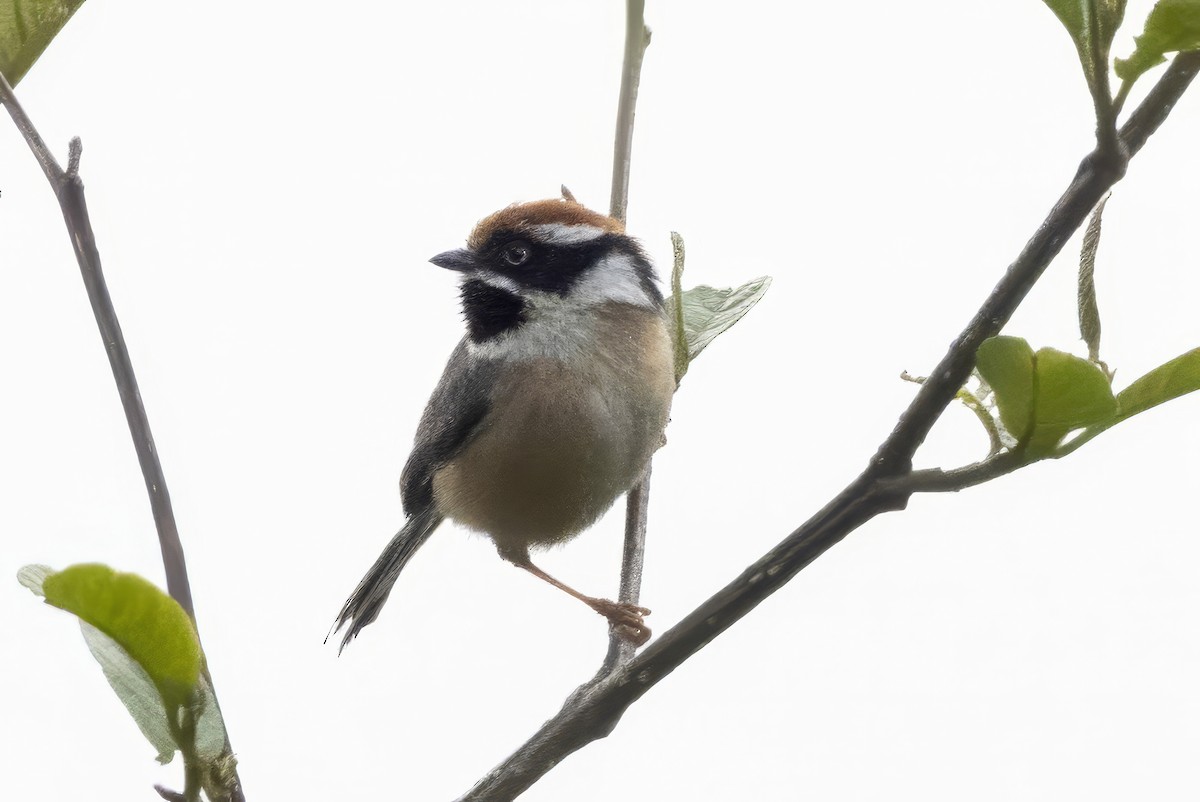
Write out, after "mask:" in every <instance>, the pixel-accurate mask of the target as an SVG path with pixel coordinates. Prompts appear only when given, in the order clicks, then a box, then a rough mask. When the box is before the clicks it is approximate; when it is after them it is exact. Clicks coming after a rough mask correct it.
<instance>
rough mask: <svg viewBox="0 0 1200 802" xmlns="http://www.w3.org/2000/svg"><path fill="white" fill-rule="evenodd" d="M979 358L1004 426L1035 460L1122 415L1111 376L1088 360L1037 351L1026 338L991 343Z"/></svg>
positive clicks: (986, 343)
mask: <svg viewBox="0 0 1200 802" xmlns="http://www.w3.org/2000/svg"><path fill="white" fill-rule="evenodd" d="M976 359H977V366H978V368H979V373H980V375H981V376H983V378H984V379H985V380H986V381H987V382H988V384H989V385H991V387H992V390H993V392H995V394H996V404H997V406H999V408H1000V420H1001V422H1002V423H1003V424H1004V427H1005V429H1007V430H1008V432H1009V434H1011V435H1012V436H1013V437H1014V438H1015V439H1016V441H1017V446H1016V449H1017V450H1022V451H1024V452H1025V453H1026V454H1027V455H1028V456H1029V458H1030V460H1036V459H1042V458H1044V457H1047V456H1050V455H1051V454H1052V453H1053V452H1054V450H1055V449H1056V448H1057V447H1058V445H1059V443H1061V442H1062V440H1063V438H1065V437H1066V436H1067V434H1069V433H1070V432H1072V431H1075V430H1076V429H1082V428H1084V427H1088V426H1092V425H1096V424H1099V423H1101V422H1105V421H1111V420H1112V419H1113V418H1114V417H1115V416H1116V414H1117V401H1116V399H1115V398H1113V394H1112V388H1111V387H1110V386H1109V383H1108V377H1107V375H1106V374H1105V373H1104V372H1103V371H1101V370H1100V369H1099V368H1098V367H1097V366H1096V365H1093V364H1092V363H1091V362H1088V361H1087V360H1085V359H1080V358H1079V357H1077V356H1073V355H1071V354H1067V353H1064V352H1062V351H1058V350H1055V349H1053V348H1042V349H1041V350H1039V351H1037V352H1036V353H1034V351H1033V349H1032V348H1030V347H1029V343H1027V342H1026V341H1025V340H1023V339H1021V338H1020V337H993V338H991V339H989V340H985V341H984V342H983V344H982V345H981V346H980V347H979V351H978V354H977V357H976Z"/></svg>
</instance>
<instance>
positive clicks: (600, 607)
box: [590, 599, 652, 646]
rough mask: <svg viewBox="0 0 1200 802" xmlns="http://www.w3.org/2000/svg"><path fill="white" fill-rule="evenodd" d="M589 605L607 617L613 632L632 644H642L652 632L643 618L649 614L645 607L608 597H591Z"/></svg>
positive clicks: (648, 638)
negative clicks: (612, 599) (610, 599)
mask: <svg viewBox="0 0 1200 802" xmlns="http://www.w3.org/2000/svg"><path fill="white" fill-rule="evenodd" d="M590 606H591V608H592V609H593V610H595V611H596V612H598V613H600V615H602V616H604V617H605V618H607V619H608V623H609V624H610V625H611V626H612V628H613V631H614V632H616V633H617V634H618V635H620V636H621V638H623V639H624V640H627V641H629V642H630V643H632V644H633V645H634V646H642V645H644V644H645V643H646V641H648V640H650V635H651V634H652V633H651V632H650V627H648V626H646V622H645V620H644V618H645V616H648V615H650V611H649V610H648V609H647V608H645V607H639V606H638V605H636V604H625V603H624V602H615V601H609V600H608V599H593V600H592V602H591V603H590Z"/></svg>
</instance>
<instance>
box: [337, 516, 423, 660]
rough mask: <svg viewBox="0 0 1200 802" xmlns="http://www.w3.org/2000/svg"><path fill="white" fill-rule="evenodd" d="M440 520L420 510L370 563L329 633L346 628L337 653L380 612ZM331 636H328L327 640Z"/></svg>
mask: <svg viewBox="0 0 1200 802" xmlns="http://www.w3.org/2000/svg"><path fill="white" fill-rule="evenodd" d="M441 522H442V516H441V515H438V514H437V513H436V512H434V511H433V510H427V511H425V512H421V513H417V514H416V515H414V516H412V517H411V518H409V519H408V520H407V521H405V522H404V526H403V527H402V528H401V529H400V531H399V532H397V533H396V536H395V537H394V538H392V539H391V541H389V542H388V544H387V545H386V546H384V547H383V553H382V554H380V555H379V559H377V560H376V561H375V564H374V565H372V566H371V570H369V571H367V574H366V576H364V577H363V578H362V581H361V582H359V583H358V587H356V588H355V589H354V592H353V593H351V594H350V598H348V599H346V603H345V604H343V605H342V611H341V612H340V613H338V617H337V621H336V622H335V623H334V625H333V632H331V633H330V634H331V635H332V634H336V633H338V632H339V631H341V629H342V627H346V634H345V635H344V636H342V645H341V646H339V647H338V654H341V653H342V650H343V649H345V648H346V644H348V643H349V642H350V641H352V640H354V638H355V637H357V636H358V633H359V632H360V631H362V628H363V627H365V626H366V625H367V624H369V623H371V622H372V621H374V620H375V618H376V616H378V615H379V611H380V610H381V609H383V603H384V602H386V601H387V597H388V594H389V593H391V592H392V585H395V584H396V578H397V577H399V576H400V571H401V570H402V569H403V568H404V566H405V565H407V564H408V561H409V560H411V559H412V556H413V555H414V554H416V553H417V549H419V548H421V546H422V545H423V544H424V543H425V541H426V540H428V539H429V536H430V535H432V534H433V530H434V529H437V527H438V524H440V523H441ZM328 639H329V638H328V637H326V640H328Z"/></svg>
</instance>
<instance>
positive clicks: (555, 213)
mask: <svg viewBox="0 0 1200 802" xmlns="http://www.w3.org/2000/svg"><path fill="white" fill-rule="evenodd" d="M429 261H431V262H433V263H434V264H435V265H437V266H438V267H444V268H446V269H448V270H455V271H458V272H460V273H462V279H463V280H462V290H461V292H462V303H463V312H464V314H465V316H466V319H467V327H468V335H469V336H470V338H471V340H472V341H473V342H475V343H477V344H478V343H483V342H486V341H488V340H491V339H493V338H495V337H498V336H500V335H503V334H506V333H508V332H511V331H513V330H515V329H518V328H520V327H521V326H522V325H524V324H525V323H526V322H527V321H529V320H530V319H531V318H536V317H537V315H538V314H539V313H540V312H543V311H545V310H549V309H555V310H559V311H561V310H562V309H563V308H564V307H568V308H579V309H585V308H587V307H591V306H595V305H598V304H604V303H609V302H612V303H619V304H632V305H635V306H644V307H649V308H653V309H656V310H657V309H659V308H661V306H662V294H661V293H660V292H659V290H658V287H657V285H656V284H655V276H654V269H653V268H652V267H651V265H650V262H649V260H648V259H647V258H646V255H645V253H643V251H642V249H641V247H640V246H639V245H638V243H637V241H636V240H634V239H632V238H631V237H629V236H627V235H626V234H625V227H624V226H623V225H622V224H621V223H620V222H619V221H618V220H615V219H614V218H612V217H607V216H605V215H602V214H600V213H598V212H594V211H592V210H590V209H588V208H587V207H585V206H583V205H582V204H580V203H577V202H576V201H575V200H574V199H573V198H570V197H564V198H562V199H552V200H543V201H533V202H531V203H519V204H514V205H512V206H509V207H507V208H505V209H501V210H500V211H498V212H495V213H494V214H491V215H489V216H487V217H485V218H484V219H483V220H481V221H480V222H479V223H478V224H477V225H476V226H475V229H474V230H473V231H472V232H471V236H470V237H468V238H467V247H466V248H461V249H458V250H453V251H447V252H445V253H440V254H438V255H437V256H435V257H433V258H432V259H430V260H429Z"/></svg>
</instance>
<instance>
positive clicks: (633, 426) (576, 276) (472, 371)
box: [331, 187, 676, 653]
mask: <svg viewBox="0 0 1200 802" xmlns="http://www.w3.org/2000/svg"><path fill="white" fill-rule="evenodd" d="M429 261H430V262H432V263H433V264H434V265H436V266H438V267H441V268H444V269H446V270H450V271H453V272H455V273H457V274H458V275H459V277H460V285H459V295H460V299H461V305H462V313H463V317H464V319H465V323H466V332H465V334H464V336H463V338H462V340H461V341H460V342H459V343H458V345H457V347H455V348H454V350H453V352H452V353H451V354H450V358H449V360H448V361H447V363H446V367H445V370H444V372H443V373H442V377H441V380H440V381H439V382H438V384H437V386H436V388H435V389H434V391H433V394H432V396H431V397H430V399H429V402H428V404H427V405H426V407H425V411H424V414H423V415H422V417H421V421H420V424H419V425H418V427H417V431H416V435H415V437H414V440H413V448H412V452H411V453H410V456H409V457H408V460H407V462H406V463H405V465H404V469H403V471H402V472H401V478H400V497H401V504H402V506H403V509H404V513H405V516H406V519H405V522H404V524H403V526H402V527H401V529H400V531H399V532H398V533H397V534H396V535H395V536H394V537H393V538H392V539H391V541H390V542H389V543H388V544H387V545H386V546H385V547H384V549H383V552H382V553H381V554H380V556H379V558H378V559H377V560H376V561H375V563H374V565H372V566H371V568H370V570H368V571H367V573H366V575H365V576H364V577H363V579H362V581H360V582H359V583H358V586H357V587H356V588H355V590H354V592H353V593H352V594H351V595H350V597H349V598H348V599H347V600H346V603H345V604H344V605H343V606H342V609H341V611H340V612H339V613H338V616H337V620H336V621H335V624H334V628H333V630H332V633H331V634H336V633H337V632H339V631H341V630H342V629H343V628H344V629H345V634H344V636H343V639H342V643H341V646H340V648H339V653H340V652H341V650H343V649H345V647H346V645H347V644H349V643H350V641H352V640H353V639H354V638H355V637H357V636H358V634H359V633H360V632H361V631H362V629H363V628H364V627H366V626H367V625H368V624H370V623H371V622H373V621H374V620H375V619H376V618H377V617H378V615H379V612H380V610H381V609H382V607H383V605H384V603H385V602H386V601H387V598H388V594H389V593H390V592H391V590H392V587H393V586H394V585H395V583H396V580H397V578H398V577H399V575H400V572H401V571H402V570H403V569H404V568H405V566H406V565H407V564H408V562H409V561H410V560H411V559H412V557H413V555H414V554H416V552H417V550H418V549H419V548H420V547H421V546H422V545H423V544H424V543H425V542H426V541H427V540H428V539H429V537H430V536H431V535H432V534H433V532H434V530H436V529H437V528H438V526H439V525H440V524H442V522H443V521H446V520H450V521H453V522H455V523H457V524H459V525H461V526H463V527H465V528H467V529H469V530H473V531H475V532H479V533H482V534H483V535H485V536H487V537H488V538H490V539H491V541H492V542H493V543H494V545H495V547H496V550H497V552H498V553H499V555H500V557H502V558H503V559H504V560H507V561H508V562H510V563H512V564H513V565H515V566H518V567H520V568H522V569H524V570H526V571H528V572H529V573H531V574H533V575H534V576H537V577H538V578H540V579H542V580H544V581H546V582H548V583H550V584H551V585H553V586H555V587H557V588H559V589H561V590H563V591H565V592H567V593H569V594H570V595H571V596H574V597H575V598H577V599H579V600H580V601H582V602H583V603H585V604H586V605H587V606H588V607H590V608H591V609H593V610H595V611H596V612H598V613H600V614H601V615H602V616H604V617H605V618H607V619H608V621H609V623H610V626H611V628H612V630H613V631H614V632H616V633H617V634H618V635H619V636H621V637H622V638H624V639H625V640H628V641H630V642H632V643H634V644H635V645H642V644H644V643H645V642H646V641H647V640H648V639H649V637H650V634H651V632H650V629H649V627H647V626H646V623H645V620H644V618H645V616H646V615H648V614H649V613H650V611H649V610H647V609H646V608H644V607H639V606H637V605H633V604H626V603H621V602H615V601H610V600H608V599H604V598H597V597H593V596H587V595H585V594H583V593H580V592H579V591H577V590H575V589H573V588H571V587H569V586H568V585H566V584H564V583H562V582H560V581H558V580H557V579H555V578H554V577H552V576H550V575H549V574H547V573H546V572H544V571H543V570H542V569H540V568H538V567H537V566H536V565H534V564H533V562H532V561H531V558H530V551H531V549H539V548H541V549H544V548H547V547H550V546H555V545H558V544H561V543H563V542H565V541H567V540H570V539H571V538H573V537H575V536H576V535H578V534H580V533H581V532H583V531H584V530H586V529H587V528H588V527H590V526H591V525H592V524H593V523H594V522H595V521H596V520H597V519H599V518H600V516H601V515H603V514H604V513H605V512H606V511H607V510H608V509H609V508H610V507H611V506H612V505H613V503H614V502H615V501H616V499H617V498H618V497H619V496H621V495H622V494H623V493H626V492H627V491H628V490H629V489H630V488H631V487H632V486H633V485H634V484H636V483H637V481H638V480H639V478H640V477H641V476H642V474H643V471H644V470H645V469H646V467H647V465H648V464H649V462H650V458H651V456H652V455H653V454H654V452H655V451H656V450H657V449H658V448H659V447H660V446H661V445H662V444H663V443H665V437H664V429H665V427H666V425H667V421H668V415H669V413H670V408H671V400H672V397H673V395H674V392H675V387H676V380H675V372H674V355H673V346H672V339H671V336H670V334H669V328H668V321H667V317H666V313H665V311H664V302H663V296H662V293H661V292H660V290H659V289H658V286H657V284H656V281H657V277H656V275H655V271H654V268H653V266H652V264H651V262H650V259H649V258H648V256H647V255H646V252H645V251H644V250H643V249H642V247H641V245H640V244H639V242H638V241H637V240H635V239H634V238H632V237H630V236H629V235H627V234H626V233H625V227H624V225H623V224H622V223H621V222H620V221H618V220H617V219H615V218H613V217H609V216H607V215H604V214H601V213H599V212H596V211H593V210H591V209H589V208H587V207H586V206H584V205H582V204H580V203H579V202H577V201H576V200H575V198H574V197H573V196H572V195H571V194H570V192H569V191H568V190H567V189H566V187H563V197H561V198H552V199H549V200H539V201H531V202H524V203H516V204H513V205H511V206H508V207H506V208H503V209H501V210H499V211H497V212H495V213H493V214H491V215H489V216H487V217H485V218H483V219H482V220H480V221H479V222H478V223H477V224H476V225H475V227H474V229H473V230H472V231H471V234H470V236H469V237H468V238H467V242H466V248H460V249H456V250H450V251H446V252H445V253H440V254H438V255H436V256H434V257H433V258H432V259H430V260H429Z"/></svg>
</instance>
